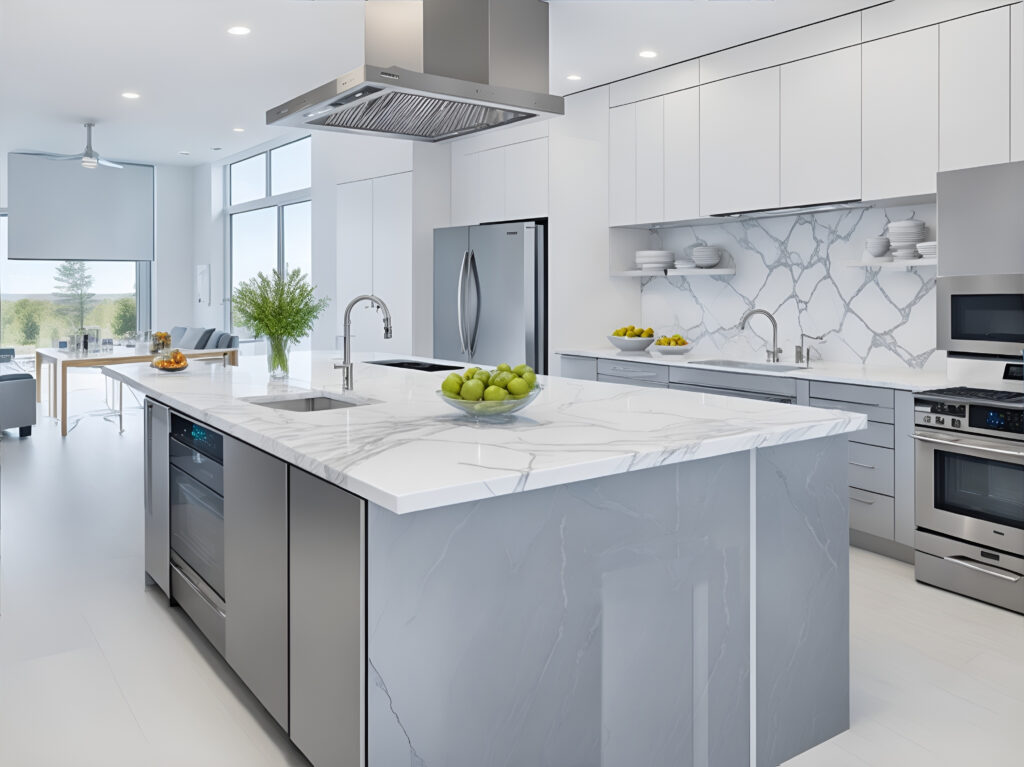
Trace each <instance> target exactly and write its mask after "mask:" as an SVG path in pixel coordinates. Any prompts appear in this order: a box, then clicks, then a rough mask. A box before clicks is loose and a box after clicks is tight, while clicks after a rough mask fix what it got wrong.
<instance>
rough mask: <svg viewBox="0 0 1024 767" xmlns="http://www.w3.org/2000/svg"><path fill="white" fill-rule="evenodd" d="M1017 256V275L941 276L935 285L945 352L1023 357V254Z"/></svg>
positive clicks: (940, 341)
mask: <svg viewBox="0 0 1024 767" xmlns="http://www.w3.org/2000/svg"><path fill="white" fill-rule="evenodd" d="M943 248H945V244H943ZM1015 256H1016V259H1017V265H1016V267H1017V269H1018V271H1017V272H1013V273H1006V274H985V275H973V276H958V277H939V278H938V279H937V280H936V281H935V299H936V304H937V336H938V347H939V348H940V349H945V350H946V351H949V352H959V353H968V354H995V355H1004V356H1014V357H1018V358H1019V357H1020V356H1021V352H1022V351H1024V274H1021V273H1020V272H1021V271H1024V250H1022V251H1018V252H1017V253H1016V254H1015ZM979 258H980V256H979Z"/></svg>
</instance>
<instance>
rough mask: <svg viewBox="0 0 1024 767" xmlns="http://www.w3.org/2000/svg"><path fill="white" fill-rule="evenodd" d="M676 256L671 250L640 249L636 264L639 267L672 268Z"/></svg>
mask: <svg viewBox="0 0 1024 767" xmlns="http://www.w3.org/2000/svg"><path fill="white" fill-rule="evenodd" d="M675 260H676V257H675V254H674V253H673V252H672V251H671V250H638V251H637V252H636V266H637V268H638V269H671V268H672V265H673V264H674V263H675Z"/></svg>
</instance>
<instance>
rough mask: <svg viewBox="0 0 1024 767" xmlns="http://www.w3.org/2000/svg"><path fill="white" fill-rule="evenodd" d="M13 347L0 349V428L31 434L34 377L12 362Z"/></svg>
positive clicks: (34, 413) (34, 388) (34, 415)
mask: <svg viewBox="0 0 1024 767" xmlns="http://www.w3.org/2000/svg"><path fill="white" fill-rule="evenodd" d="M13 359H14V349H0V363H2V364H0V430H3V429H18V434H19V436H21V437H28V436H29V435H31V434H32V427H33V426H34V425H35V423H36V379H35V378H33V377H32V376H31V375H30V374H29V373H25V372H23V371H21V370H20V366H15V365H14V364H12V361H13Z"/></svg>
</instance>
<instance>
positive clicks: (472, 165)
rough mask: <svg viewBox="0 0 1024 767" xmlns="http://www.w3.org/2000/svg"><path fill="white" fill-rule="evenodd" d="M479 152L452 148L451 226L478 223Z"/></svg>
mask: <svg viewBox="0 0 1024 767" xmlns="http://www.w3.org/2000/svg"><path fill="white" fill-rule="evenodd" d="M479 160H480V155H479V153H473V154H461V153H459V152H458V151H456V150H455V149H454V148H453V149H452V226H468V225H470V224H478V223H480V218H479V217H478V216H477V204H478V202H479V200H480V189H479V172H478V168H479V164H480V163H479Z"/></svg>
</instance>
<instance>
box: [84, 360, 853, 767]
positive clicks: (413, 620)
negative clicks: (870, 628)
mask: <svg viewBox="0 0 1024 767" xmlns="http://www.w3.org/2000/svg"><path fill="white" fill-rule="evenodd" d="M333 356H334V355H329V354H319V353H317V354H313V355H307V356H303V355H297V358H296V359H295V360H294V361H293V364H292V379H291V380H290V382H289V383H288V384H286V385H283V386H282V385H281V384H275V383H273V382H270V381H269V380H268V377H267V374H266V371H265V363H264V360H262V359H258V358H251V359H247V358H242V360H241V364H240V366H239V367H237V368H224V367H220V366H210V365H204V364H202V363H198V362H196V363H193V365H192V366H191V367H190V368H189V369H188V370H187V371H184V372H182V373H163V372H160V371H157V370H154V369H152V368H149V367H144V366H120V367H118V368H107V369H105V371H104V372H105V374H106V375H108V376H110V377H112V378H114V379H116V380H119V381H123V382H124V383H126V384H128V385H130V386H132V387H134V388H135V389H137V390H139V391H140V392H143V393H144V394H145V395H146V396H147V397H148V398H149V400H150V401H151V402H154V403H159V404H160V405H162V406H165V407H166V408H168V409H169V411H170V412H172V413H175V412H176V413H179V414H181V415H183V416H185V417H187V418H189V419H193V420H194V421H195V422H197V423H201V424H204V425H205V426H206V427H209V428H211V429H213V430H216V431H217V432H219V433H221V434H223V435H225V438H226V439H228V440H231V441H232V443H234V442H237V443H238V444H239V445H243V446H245V449H247V450H252V451H254V453H257V454H258V455H259V456H260V460H273V461H276V462H279V463H280V464H281V465H282V466H287V473H286V474H284V475H282V476H287V477H288V480H287V484H288V491H287V493H285V494H284V495H285V496H287V498H288V502H287V504H286V505H285V508H283V509H282V512H281V513H282V515H283V516H284V518H285V526H284V527H283V528H282V529H284V530H286V531H287V535H285V536H284V540H282V541H281V542H279V545H280V546H285V547H287V553H288V556H287V557H286V558H285V559H284V563H285V564H284V565H283V567H284V575H283V576H282V577H283V578H284V579H285V580H286V581H287V599H288V604H287V605H286V606H285V610H284V612H283V614H284V615H286V616H289V617H288V620H289V626H288V627H287V630H286V631H285V632H284V633H283V636H284V637H285V641H286V642H288V643H289V646H288V647H287V648H286V659H287V660H288V661H289V662H287V663H285V664H284V666H283V669H282V671H281V673H283V674H284V675H285V676H286V677H288V681H287V685H286V690H285V694H286V696H287V698H288V699H287V700H286V701H284V705H283V708H282V707H281V706H280V705H278V710H279V711H281V712H282V713H280V714H279V715H276V716H277V718H278V721H279V722H281V724H282V726H283V727H285V728H286V729H287V730H288V731H289V733H290V734H291V737H292V739H293V741H295V743H296V744H297V745H298V747H299V748H300V749H301V750H302V751H303V752H304V753H305V754H306V756H307V757H309V759H310V760H311V761H312V762H313V764H315V765H317V767H323V766H324V765H330V764H337V765H356V764H368V765H379V766H381V767H385V766H387V767H390V765H398V764H411V765H427V766H428V767H429V766H430V765H447V766H449V767H461V766H462V765H465V766H466V767H470V766H472V767H479V766H482V765H498V764H501V765H524V766H525V765H530V766H531V767H536V766H539V765H552V766H555V765H558V766H560V767H561V766H564V765H580V766H583V765H594V766H596V765H603V766H604V767H617V766H618V765H639V764H643V765H649V766H651V767H654V766H659V765H664V766H665V767H669V765H672V766H673V767H675V766H676V765H682V764H686V765H715V766H720V767H733V766H734V765H740V764H752V765H754V764H756V765H775V764H778V763H780V762H781V761H784V760H785V759H788V758H789V757H790V756H793V755H795V754H797V753H800V752H802V751H804V750H806V749H808V748H810V747H811V746H813V745H816V744H817V743H819V742H821V741H823V740H825V739H827V738H830V737H832V736H833V735H835V734H837V733H838V732H841V731H842V730H844V729H846V728H847V727H848V725H849V610H848V596H849V595H848V589H849V580H848V568H847V561H848V560H847V556H848V554H847V547H848V530H847V526H848V508H847V495H846V483H847V478H846V469H847V436H846V435H847V434H848V433H849V432H851V431H854V430H857V429H861V428H863V427H864V426H865V424H866V419H865V418H864V416H862V415H860V414H857V413H850V412H842V411H829V410H819V409H814V410H812V409H809V408H798V407H793V406H786V405H777V404H773V403H766V402H759V401H751V400H740V399H734V398H724V397H718V396H708V395H702V394H692V393H687V392H675V391H667V390H652V389H641V388H636V387H632V386H623V385H614V384H605V383H594V382H585V381H570V380H565V379H558V378H543V377H542V378H541V384H542V386H543V387H544V391H543V392H541V394H540V395H539V397H538V398H537V400H536V401H535V402H533V403H532V404H531V405H530V406H529V408H527V409H526V410H524V411H522V412H521V413H520V414H518V415H517V416H516V417H515V418H512V419H509V420H507V421H503V422H498V423H484V422H476V421H472V420H468V419H466V418H465V417H464V416H462V415H461V414H460V413H458V412H456V411H455V410H454V409H452V408H450V407H449V406H448V405H446V404H445V403H444V402H442V401H440V400H439V398H438V397H437V396H436V394H435V391H436V389H437V388H438V387H439V384H440V381H441V380H442V379H443V378H444V375H445V374H444V373H423V372H418V371H406V370H401V369H394V368H388V367H383V366H377V365H371V364H357V365H356V367H355V388H354V390H353V391H351V392H342V391H341V390H340V376H339V374H338V372H337V371H335V370H333V367H332V364H331V361H332V359H333ZM309 391H314V392H317V393H319V394H321V395H327V396H329V397H340V398H343V399H346V400H348V401H349V402H351V403H354V404H355V406H352V407H346V408H341V409H331V410H321V411H318V412H292V411H288V410H279V409H274V408H268V407H266V406H265V405H264V404H259V403H260V402H265V401H268V400H274V399H277V400H281V399H288V398H290V397H292V398H293V397H295V396H297V394H299V393H303V392H305V393H309ZM254 400H255V401H254ZM225 455H226V457H225V467H224V468H225V490H224V497H225V504H226V509H227V510H226V512H225V527H226V529H225V531H224V536H225V548H226V550H227V554H230V553H231V551H232V550H237V547H238V545H239V544H237V543H235V544H232V543H231V542H230V540H229V539H230V538H231V536H232V532H231V529H230V525H231V520H232V518H233V517H232V515H231V514H229V513H228V511H229V510H230V508H231V500H230V497H229V496H230V494H231V493H232V487H233V486H236V485H237V484H238V482H237V481H233V480H231V479H230V474H229V465H228V464H229V459H230V457H231V452H230V451H225ZM270 476H271V472H267V473H250V474H249V475H248V480H246V481H247V482H248V483H249V484H251V485H254V486H261V484H262V485H266V486H267V491H266V492H264V493H263V494H262V496H263V497H267V496H270V495H273V492H272V490H273V484H272V483H271V482H269V480H268V478H269V477H270ZM246 481H243V486H244V484H245V482H246ZM243 494H244V491H242V490H239V491H238V495H239V496H241V495H243ZM249 495H250V496H254V495H256V494H254V493H251V492H250V493H249ZM332 499H333V500H332ZM251 502H252V503H255V504H257V505H258V504H259V503H260V497H259V496H257V497H254V498H252V499H251ZM232 546H234V547H235V549H233V548H232ZM271 548H273V547H271ZM228 559H229V561H228V568H227V569H228V572H229V574H230V572H231V561H230V557H228ZM147 569H149V568H148V566H147ZM266 572H267V571H266V569H264V570H262V571H261V574H260V577H261V578H263V577H266ZM149 574H150V575H151V576H154V578H158V577H159V575H160V574H159V573H153V572H150V573H149ZM281 588H285V586H283V585H282V586H281ZM270 590H271V591H273V589H272V588H271V589H270ZM243 591H244V587H239V595H241V594H242V592H243ZM222 596H223V597H224V601H225V603H226V614H227V617H228V639H227V652H225V651H224V650H221V651H222V652H223V653H224V654H225V658H226V659H227V661H228V663H229V664H231V665H232V666H235V667H236V670H238V666H236V664H235V662H234V661H233V654H232V646H233V645H232V635H231V625H232V623H231V621H232V618H233V617H234V616H236V615H237V614H239V613H240V612H241V611H242V610H243V608H242V607H241V605H243V604H245V602H246V600H244V599H242V598H241V597H239V598H237V599H236V594H235V592H234V591H233V587H232V582H231V580H230V578H229V579H228V580H227V582H226V584H225V593H224V594H223V595H222ZM236 604H237V605H239V607H237V608H236V607H235V606H236ZM255 614H256V615H257V620H259V619H261V618H259V616H262V615H264V614H266V615H268V616H270V615H272V614H273V610H272V609H270V605H269V602H267V603H264V604H263V605H262V606H261V609H260V610H259V611H256V613H255ZM267 620H269V618H267ZM249 627H250V631H249V632H248V634H249V635H251V634H253V633H263V632H260V631H256V632H253V631H252V630H251V629H252V624H251V623H250V626H249ZM265 633H268V634H269V633H272V632H269V631H268V632H265ZM242 636H243V635H242V633H241V632H237V633H236V637H238V638H237V639H236V640H235V641H236V642H237V641H240V638H241V637H242ZM218 649H220V648H218ZM245 655H249V656H251V655H252V653H251V652H249V651H248V650H246V652H244V653H242V656H245ZM242 656H240V657H242ZM277 657H280V654H278V656H277ZM241 665H242V666H245V664H244V663H243V664H241ZM266 666H267V664H266V663H262V664H260V665H259V670H258V673H256V675H255V676H254V677H252V678H253V679H254V681H252V682H251V681H250V676H247V673H245V672H244V671H240V672H239V673H240V676H242V678H243V680H244V681H246V682H247V684H249V686H250V687H251V688H253V690H254V692H255V693H256V694H257V697H260V699H261V700H262V701H263V702H264V705H266V706H267V707H268V710H271V711H272V713H273V711H274V704H273V703H269V702H268V699H265V698H264V696H263V695H261V689H262V685H263V680H264V679H265V677H266V673H267V669H266ZM277 701H278V704H280V698H279V697H278V699H277Z"/></svg>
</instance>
